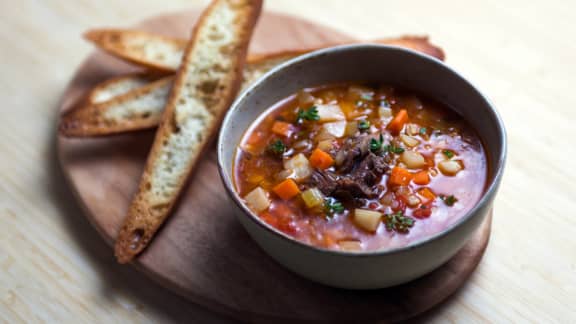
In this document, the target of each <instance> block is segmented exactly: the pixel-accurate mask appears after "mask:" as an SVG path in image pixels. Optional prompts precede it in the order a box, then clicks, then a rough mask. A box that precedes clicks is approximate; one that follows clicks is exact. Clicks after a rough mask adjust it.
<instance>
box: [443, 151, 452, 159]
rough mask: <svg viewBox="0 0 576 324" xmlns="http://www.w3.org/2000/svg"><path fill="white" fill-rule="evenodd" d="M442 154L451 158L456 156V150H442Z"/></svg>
mask: <svg viewBox="0 0 576 324" xmlns="http://www.w3.org/2000/svg"><path fill="white" fill-rule="evenodd" d="M442 154H444V155H445V156H446V157H447V158H449V159H451V158H453V157H454V152H452V151H450V150H442Z"/></svg>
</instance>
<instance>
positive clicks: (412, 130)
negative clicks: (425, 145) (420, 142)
mask: <svg viewBox="0 0 576 324" xmlns="http://www.w3.org/2000/svg"><path fill="white" fill-rule="evenodd" d="M406 133H407V134H408V135H411V136H414V135H418V134H419V133H420V126H418V125H416V124H408V125H407V126H406Z"/></svg>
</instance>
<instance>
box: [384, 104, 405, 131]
mask: <svg viewBox="0 0 576 324" xmlns="http://www.w3.org/2000/svg"><path fill="white" fill-rule="evenodd" d="M407 122H408V112H407V111H406V109H402V110H400V111H399V112H398V113H397V114H396V116H394V119H392V121H391V122H390V123H389V124H388V129H389V130H390V132H391V133H393V134H399V133H400V132H401V131H402V128H403V127H404V124H406V123H407Z"/></svg>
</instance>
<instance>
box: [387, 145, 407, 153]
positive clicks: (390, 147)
mask: <svg viewBox="0 0 576 324" xmlns="http://www.w3.org/2000/svg"><path fill="white" fill-rule="evenodd" d="M382 150H383V151H384V152H389V153H396V154H402V153H404V149H403V148H402V147H399V146H394V145H385V146H384V147H383V148H382Z"/></svg>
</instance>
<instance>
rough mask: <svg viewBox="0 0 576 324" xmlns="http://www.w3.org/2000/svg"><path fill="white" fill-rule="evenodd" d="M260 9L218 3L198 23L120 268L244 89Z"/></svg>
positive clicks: (248, 2)
mask: <svg viewBox="0 0 576 324" xmlns="http://www.w3.org/2000/svg"><path fill="white" fill-rule="evenodd" d="M261 6H262V0H214V1H212V3H211V4H210V6H209V7H208V8H207V9H206V11H204V13H203V14H202V16H201V18H200V19H199V21H198V23H197V25H196V28H195V30H194V32H193V35H192V38H191V40H190V42H189V44H188V45H187V47H186V49H185V51H184V56H183V60H182V64H181V66H180V68H179V69H178V72H177V74H176V77H175V79H174V86H173V87H172V89H171V91H170V95H169V98H168V101H167V103H166V107H165V109H164V112H163V114H162V121H161V123H160V126H159V128H158V131H157V132H156V137H155V140H154V143H153V145H152V149H151V152H150V155H149V157H148V160H147V162H146V167H145V169H144V173H143V175H142V178H141V180H140V184H139V187H138V191H137V193H136V195H135V196H134V198H133V200H132V202H131V205H130V207H129V210H128V215H127V217H126V219H125V221H124V224H123V225H122V228H121V229H120V232H119V234H118V238H117V240H116V245H115V254H116V258H117V259H118V261H119V262H120V263H126V262H130V261H131V260H132V259H133V258H134V257H135V256H136V255H138V254H139V253H140V252H142V251H143V250H144V249H145V248H146V246H147V245H148V244H149V243H150V241H151V240H152V238H153V236H154V234H155V233H156V232H157V231H158V229H159V228H160V227H161V226H162V224H163V223H164V221H165V220H166V218H167V217H168V215H169V214H170V212H171V211H172V209H173V207H174V205H175V203H176V201H177V198H178V196H179V195H180V192H181V191H182V188H183V187H184V185H185V183H186V180H187V179H188V177H189V175H190V173H191V171H192V169H193V167H194V165H195V164H196V162H197V161H198V159H199V157H200V156H201V153H202V151H203V150H204V149H205V148H206V147H207V146H208V143H209V142H210V140H211V138H212V137H213V135H214V134H215V130H216V128H217V127H218V125H219V123H220V121H221V119H222V118H223V116H224V113H225V111H226V109H227V108H228V106H229V105H230V104H231V103H232V100H233V99H234V97H235V96H236V93H237V92H238V90H239V89H240V83H241V81H242V68H243V65H244V61H245V57H246V51H247V48H248V43H249V41H250V38H251V35H252V32H253V29H254V25H255V23H256V20H257V18H258V15H259V13H260V10H261Z"/></svg>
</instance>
